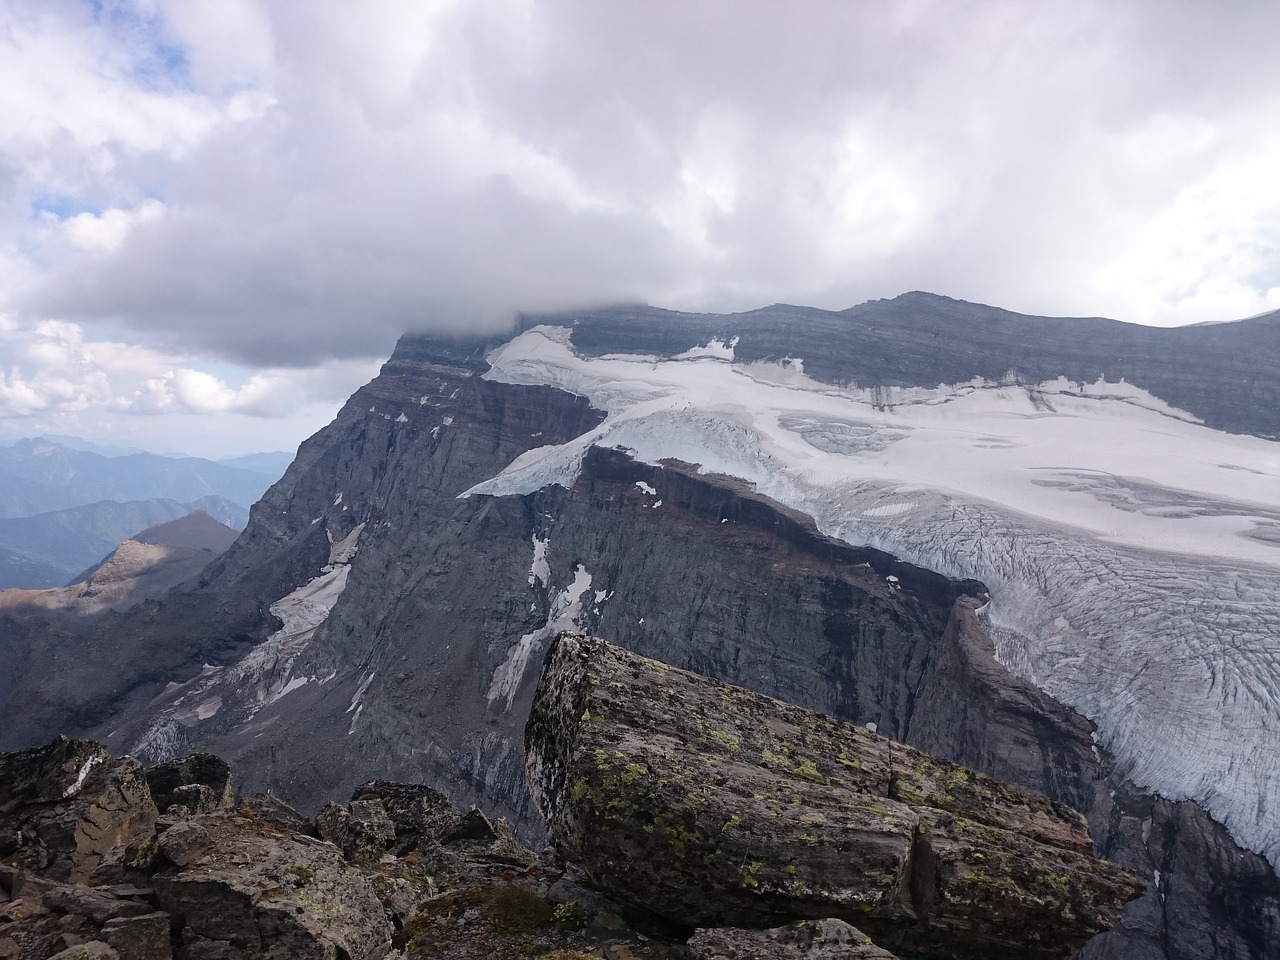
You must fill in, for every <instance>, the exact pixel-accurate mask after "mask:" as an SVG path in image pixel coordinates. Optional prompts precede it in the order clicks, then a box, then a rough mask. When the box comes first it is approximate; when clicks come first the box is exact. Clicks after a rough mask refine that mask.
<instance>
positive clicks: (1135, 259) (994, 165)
mask: <svg viewBox="0 0 1280 960" xmlns="http://www.w3.org/2000/svg"><path fill="white" fill-rule="evenodd" d="M1278 28H1280V7H1277V6H1276V5H1275V4H1272V3H1264V2H1244V3H1240V4H1233V5H1230V6H1226V5H1215V6H1208V5H1204V4H1200V3H1192V2H1159V3H1156V2H1154V0H1151V2H1138V3H1133V4H1125V5H1116V4H1111V3H1101V2H1093V3H1090V2H1082V3H1074V4H1025V3H1021V2H1012V0H1011V2H998V0H994V2H987V3H952V2H949V0H948V2H943V0H903V2H897V3H814V4H805V5H803V6H796V5H793V4H776V3H771V2H741V0H734V2H729V0H703V2H697V3H685V4H599V3H592V2H586V0H582V2H537V0H503V2H498V0H493V2H491V0H467V2H437V3H431V4H419V3H405V2H389V0H384V2H373V3H365V4H359V5H356V6H352V5H349V4H344V3H339V2H338V0H313V2H308V3H305V4H299V3H290V2H283V0H281V2H267V0H234V2H232V0H218V2H212V0H146V2H144V0H136V2H126V0H114V2H103V3H101V4H89V3H83V4H81V3H76V2H71V0H67V2H63V3H48V2H46V0H38V2H37V0H28V2H22V0H18V2H15V3H10V4H7V5H6V6H5V8H4V11H3V12H0V91H3V92H0V152H2V155H3V161H2V162H0V181H2V182H4V183H5V184H6V188H7V189H6V190H5V191H4V194H3V196H4V197H5V198H7V199H5V200H4V201H3V203H4V209H3V211H0V228H2V229H4V230H5V232H6V234H7V241H6V243H5V244H3V245H2V246H0V281H3V282H4V286H5V289H7V290H8V291H10V292H9V294H8V297H9V303H8V304H7V309H8V310H9V311H10V313H11V314H12V315H20V316H24V317H28V318H31V319H32V320H35V319H39V318H46V317H53V318H58V319H60V320H65V321H73V322H75V323H79V324H82V325H93V324H99V323H109V324H111V325H112V326H113V328H114V329H117V330H132V331H135V332H136V334H137V335H138V336H142V337H145V338H146V339H147V341H148V342H149V343H151V344H153V345H154V346H156V347H157V348H161V349H166V350H170V351H173V350H184V351H203V352H209V353H212V354H215V355H218V356H221V357H223V358H227V359H231V360H235V361H237V362H240V363H244V364H249V365H252V366H273V367H280V366H285V365H308V364H312V363H316V362H319V361H321V360H323V359H325V358H335V357H352V356H358V357H370V356H385V355H386V353H387V351H388V350H389V348H390V345H391V344H392V342H393V341H394V338H395V337H396V336H397V335H398V334H399V333H401V332H403V331H405V330H415V329H419V330H421V329H430V330H461V329H475V328H477V327H481V328H489V329H496V328H498V327H501V326H502V325H504V324H506V323H508V322H509V320H510V317H511V315H512V314H513V313H514V312H515V311H517V310H546V309H556V308H560V307H570V306H577V305H583V304H589V303H594V302H604V301H617V300H636V299H643V300H649V301H651V302H655V303H660V304H663V305H667V306H677V307H688V308H697V309H710V310H723V309H742V308H749V307H753V306H757V305H760V304H763V303H767V302H771V301H776V300H785V301H789V302H802V303H812V304H814V305H818V306H824V307H844V306H849V305H851V304H853V303H856V302H859V301H862V300H865V299H868V298H870V297H878V296H892V295H894V294H897V293H899V292H901V291H903V290H909V289H931V290H936V291H937V292H940V293H945V294H947V295H951V296H957V297H963V298H967V299H973V300H981V301H985V302H989V303H995V304H998V305H1000V306H1005V307H1009V308H1012V309H1018V310H1023V311H1025V312H1038V313H1059V314H1090V315H1092V314H1104V315H1110V316H1115V317H1118V318H1120V319H1127V320H1137V321H1142V322H1154V323H1176V322H1189V321H1197V320H1209V319H1213V320H1222V319H1230V318H1232V317H1237V316H1244V315H1247V314H1251V313H1257V312H1260V311H1262V310H1265V309H1274V308H1276V307H1280V254H1278V250H1280V179H1277V178H1276V177H1275V176H1274V171H1275V170H1276V169H1280V132H1277V129H1276V126H1275V124H1274V117H1275V116H1277V115H1280V59H1277V58H1276V57H1274V56H1273V51H1272V42H1273V40H1274V39H1275V37H1276V36H1277V35H1280V31H1278ZM166 390H167V391H168V392H169V393H170V394H172V395H174V396H178V395H184V394H183V391H187V392H188V393H190V394H191V395H192V396H194V395H197V394H199V393H200V388H199V386H198V385H193V384H188V385H186V386H182V385H181V384H179V383H177V382H176V381H172V382H169V384H168V386H167V387H166ZM214 393H215V394H216V391H214Z"/></svg>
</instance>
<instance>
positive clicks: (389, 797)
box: [351, 780, 459, 850]
mask: <svg viewBox="0 0 1280 960" xmlns="http://www.w3.org/2000/svg"><path fill="white" fill-rule="evenodd" d="M351 799H352V800H353V801H361V800H380V801H381V802H382V807H383V809H384V810H386V813H387V816H388V818H390V820H391V823H392V825H393V826H394V828H395V835H396V844H397V846H403V847H404V849H405V850H410V849H412V848H413V847H414V845H416V844H417V843H419V842H420V841H433V840H439V839H440V838H441V837H442V836H443V835H444V833H445V831H446V830H450V829H452V828H453V827H455V826H456V825H457V823H458V817H459V813H458V808H457V807H456V806H455V805H454V803H453V801H452V800H450V799H449V798H448V797H446V796H445V795H444V794H443V793H441V792H440V791H439V790H434V789H432V788H431V787H428V786H425V785H423V784H418V783H395V782H392V781H390V780H370V781H369V782H368V783H364V784H361V785H360V786H358V787H356V789H355V790H354V791H353V792H352V794H351Z"/></svg>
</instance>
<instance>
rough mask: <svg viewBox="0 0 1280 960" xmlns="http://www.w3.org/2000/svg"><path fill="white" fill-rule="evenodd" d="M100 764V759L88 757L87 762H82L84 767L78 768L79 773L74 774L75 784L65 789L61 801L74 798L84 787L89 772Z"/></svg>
mask: <svg viewBox="0 0 1280 960" xmlns="http://www.w3.org/2000/svg"><path fill="white" fill-rule="evenodd" d="M101 762H102V758H101V757H90V758H89V759H88V760H86V761H85V762H84V765H83V766H82V767H81V768H80V772H79V773H78V774H76V782H75V783H73V784H71V786H69V787H67V789H66V790H65V791H64V792H63V794H62V799H63V800H65V799H67V798H68V797H74V796H75V795H76V794H77V793H79V792H80V788H81V787H83V786H84V781H85V778H86V777H88V776H89V771H90V770H92V769H93V768H94V767H96V766H97V765H98V764H100V763H101Z"/></svg>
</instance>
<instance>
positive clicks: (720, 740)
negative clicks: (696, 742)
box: [699, 730, 742, 753]
mask: <svg viewBox="0 0 1280 960" xmlns="http://www.w3.org/2000/svg"><path fill="white" fill-rule="evenodd" d="M699 739H700V740H701V741H702V742H703V743H705V744H708V745H709V744H713V743H714V744H719V745H720V746H722V747H724V748H725V749H726V750H728V751H729V752H730V753H736V752H737V750H738V748H739V747H741V746H742V741H740V740H739V739H738V738H737V737H735V736H734V735H733V734H731V733H724V732H722V731H720V730H709V731H707V732H706V733H704V734H703V735H702V736H701V737H700V738H699Z"/></svg>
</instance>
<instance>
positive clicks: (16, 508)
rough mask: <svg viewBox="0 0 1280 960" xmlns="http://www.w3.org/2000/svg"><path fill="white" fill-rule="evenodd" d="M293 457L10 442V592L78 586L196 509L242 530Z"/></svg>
mask: <svg viewBox="0 0 1280 960" xmlns="http://www.w3.org/2000/svg"><path fill="white" fill-rule="evenodd" d="M291 460H292V456H291V455H290V454H287V453H283V452H275V453H254V454H248V455H245V456H240V457H232V458H228V459H227V460H225V461H221V462H219V461H213V460H205V459H201V458H198V457H168V456H160V455H158V454H154V453H146V452H142V451H138V450H132V449H128V448H123V447H112V446H104V445H101V444H96V443H93V442H91V441H88V440H84V439H82V438H79V437H65V436H42V437H33V438H27V439H23V440H18V441H15V442H14V443H11V444H9V445H7V446H0V589H4V588H8V587H22V588H32V589H34V588H42V587H57V586H62V585H64V584H67V583H71V582H75V581H76V580H77V579H78V578H79V576H80V575H81V574H83V572H84V571H86V570H87V569H88V568H90V567H92V566H94V565H96V564H98V563H99V562H101V561H102V559H103V557H104V556H106V554H108V553H109V552H110V551H112V550H114V549H115V547H116V545H117V544H119V543H120V542H121V541H123V540H126V539H128V538H130V537H132V536H133V535H134V534H136V533H137V532H138V531H140V530H142V529H143V528H145V527H150V526H152V525H154V524H157V523H162V522H164V521H168V520H174V519H177V518H178V517H181V516H184V515H185V514H188V513H191V512H192V511H193V510H204V511H206V512H207V513H208V514H209V515H210V516H211V517H212V518H213V519H215V520H217V521H219V522H220V523H223V524H226V525H227V526H229V527H232V528H234V529H235V530H240V529H242V528H243V527H244V525H245V524H246V523H247V522H248V518H249V507H250V506H252V505H253V504H254V503H255V502H257V500H258V499H259V498H260V497H261V496H262V494H263V493H265V492H266V490H267V488H268V487H270V486H271V484H273V483H274V482H275V481H276V480H277V479H279V477H280V475H281V474H282V473H283V472H284V470H285V469H286V468H287V467H288V465H289V463H290V462H291Z"/></svg>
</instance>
